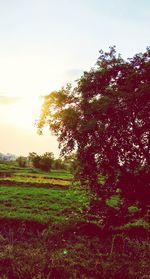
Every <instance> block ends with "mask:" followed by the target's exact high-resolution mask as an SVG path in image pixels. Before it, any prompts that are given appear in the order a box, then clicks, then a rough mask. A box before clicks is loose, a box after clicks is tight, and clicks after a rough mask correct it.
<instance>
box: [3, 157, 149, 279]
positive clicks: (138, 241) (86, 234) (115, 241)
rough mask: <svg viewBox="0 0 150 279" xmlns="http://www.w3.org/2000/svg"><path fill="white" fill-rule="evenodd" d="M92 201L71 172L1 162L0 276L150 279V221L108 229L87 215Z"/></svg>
mask: <svg viewBox="0 0 150 279" xmlns="http://www.w3.org/2000/svg"><path fill="white" fill-rule="evenodd" d="M89 202H90V199H89V194H88V192H87V191H86V190H85V189H82V190H81V189H80V187H79V185H78V183H77V182H76V183H75V182H74V183H73V176H72V175H71V174H70V173H68V172H66V171H62V170H60V171H58V170H52V171H50V172H49V173H48V172H42V171H39V170H37V169H33V168H21V167H18V166H17V164H16V163H11V162H10V163H6V162H5V163H4V162H1V163H0V278H1V279H9V278H16V279H17V278H18V279H19V278H34V279H36V278H37V279H45V278H47V279H48V278H52V279H53V278H56V279H57V278H58V279H59V278H60V279H61V278H65V279H67V278H83V279H84V278H91V279H94V278H98V279H100V278H104V279H105V278H118V279H119V278H120V279H125V278H149V276H150V275H149V274H150V261H149V255H150V244H149V230H150V225H149V222H148V221H147V219H144V217H143V218H140V219H133V220H132V222H130V223H125V224H124V225H123V226H121V227H120V228H119V227H117V228H115V227H114V228H112V230H108V229H103V227H102V226H101V224H100V221H98V220H97V219H96V218H95V219H94V217H93V218H91V216H90V215H88V205H89ZM119 202H120V200H119V197H118V196H117V195H116V196H112V197H111V198H110V199H109V200H107V204H108V206H110V207H114V208H115V207H117V205H118V203H119ZM134 210H135V211H136V208H135V207H134V206H133V207H130V208H129V213H131V214H132V213H133V211H134ZM90 218H91V219H90ZM99 219H100V218H99ZM89 220H90V221H89Z"/></svg>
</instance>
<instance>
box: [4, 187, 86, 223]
mask: <svg viewBox="0 0 150 279" xmlns="http://www.w3.org/2000/svg"><path fill="white" fill-rule="evenodd" d="M87 203H88V197H87V195H86V193H85V192H83V191H79V190H73V189H68V190H67V191H66V190H63V189H62V190H56V189H44V188H34V187H31V188H26V187H23V186H22V187H17V186H11V187H10V186H0V217H9V218H10V217H12V218H19V219H33V220H38V221H42V222H46V221H48V220H53V221H59V220H62V219H65V218H75V217H76V216H77V214H79V216H78V218H79V217H80V212H81V211H82V208H83V207H85V206H86V204H87Z"/></svg>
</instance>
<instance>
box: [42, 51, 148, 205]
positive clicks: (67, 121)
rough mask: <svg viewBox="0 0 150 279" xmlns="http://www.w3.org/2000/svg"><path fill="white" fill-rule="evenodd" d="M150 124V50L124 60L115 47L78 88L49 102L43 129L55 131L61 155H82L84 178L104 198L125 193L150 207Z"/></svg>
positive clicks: (64, 90)
mask: <svg viewBox="0 0 150 279" xmlns="http://www.w3.org/2000/svg"><path fill="white" fill-rule="evenodd" d="M149 120H150V48H147V50H146V51H145V53H139V54H136V55H135V56H134V57H133V58H130V59H128V60H124V59H123V58H122V57H121V56H120V54H119V55H118V54H117V53H116V50H115V47H110V49H109V51H108V52H103V51H102V50H101V51H100V56H99V58H98V60H97V63H96V65H95V66H94V67H93V68H91V70H90V71H89V72H84V73H83V75H82V76H81V78H80V79H79V80H78V82H77V86H76V87H75V88H72V87H71V85H67V86H66V87H65V88H64V87H63V88H61V90H59V91H54V92H52V93H50V94H49V95H47V96H45V99H44V104H43V106H42V111H41V116H40V119H39V121H38V123H37V126H38V129H39V131H42V128H43V126H44V125H45V124H47V125H49V127H50V130H51V131H52V132H53V133H54V135H56V136H57V139H58V141H59V146H60V149H61V154H63V155H64V154H67V153H70V152H72V151H73V150H76V151H77V156H78V160H79V162H80V171H79V172H80V178H82V180H84V181H87V182H88V185H89V186H90V188H91V189H92V190H94V191H95V192H96V193H97V194H98V195H102V194H104V193H105V195H109V194H110V193H113V192H115V191H116V189H117V188H118V187H119V188H121V189H122V191H123V193H124V195H125V196H126V198H127V199H128V200H129V202H135V201H139V202H141V204H142V205H144V204H148V203H149V200H148V196H149V194H150V182H149V179H148V177H149V162H150V156H149V155H150V129H149V127H150V125H149ZM100 173H101V174H103V175H105V176H106V182H105V187H103V186H102V185H100V183H99V182H98V177H99V174H100ZM141 193H143V194H142V195H141ZM147 195H148V196H147Z"/></svg>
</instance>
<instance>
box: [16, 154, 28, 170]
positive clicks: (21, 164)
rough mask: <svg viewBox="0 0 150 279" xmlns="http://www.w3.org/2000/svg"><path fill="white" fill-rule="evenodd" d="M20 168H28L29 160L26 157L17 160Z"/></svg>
mask: <svg viewBox="0 0 150 279" xmlns="http://www.w3.org/2000/svg"><path fill="white" fill-rule="evenodd" d="M16 161H17V163H18V165H19V167H22V168H24V167H26V166H27V158H26V157H23V156H19V157H18V158H17V159H16Z"/></svg>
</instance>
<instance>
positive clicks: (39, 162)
mask: <svg viewBox="0 0 150 279" xmlns="http://www.w3.org/2000/svg"><path fill="white" fill-rule="evenodd" d="M29 160H30V161H31V162H32V164H33V166H34V167H35V168H38V169H41V170H43V171H49V170H50V169H51V166H52V162H53V160H54V155H53V153H52V152H46V153H44V154H43V155H38V154H36V153H35V152H31V153H29Z"/></svg>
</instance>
